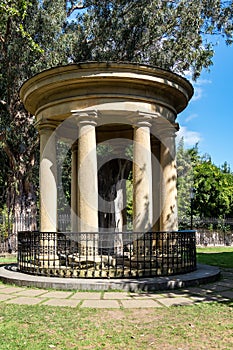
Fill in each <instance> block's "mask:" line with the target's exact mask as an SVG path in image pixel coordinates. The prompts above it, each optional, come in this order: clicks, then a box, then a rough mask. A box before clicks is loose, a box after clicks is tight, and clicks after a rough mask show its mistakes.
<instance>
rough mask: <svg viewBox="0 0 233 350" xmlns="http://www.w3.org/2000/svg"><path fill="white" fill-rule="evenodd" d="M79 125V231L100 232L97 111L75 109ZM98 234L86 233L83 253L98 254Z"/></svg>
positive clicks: (82, 245) (85, 254)
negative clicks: (87, 234)
mask: <svg viewBox="0 0 233 350" xmlns="http://www.w3.org/2000/svg"><path fill="white" fill-rule="evenodd" d="M74 115H75V116H76V119H77V122H78V126H79V138H78V161H77V171H78V174H77V178H78V189H77V212H78V221H79V223H78V231H79V232H98V181H97V154H96V131H95V127H96V125H97V113H96V112H95V111H83V112H82V111H79V112H74ZM97 236H98V235H93V234H92V235H90V236H86V238H87V240H85V242H81V255H84V256H87V255H88V256H92V255H93V254H95V255H97V254H98V251H97V250H98V237H97Z"/></svg>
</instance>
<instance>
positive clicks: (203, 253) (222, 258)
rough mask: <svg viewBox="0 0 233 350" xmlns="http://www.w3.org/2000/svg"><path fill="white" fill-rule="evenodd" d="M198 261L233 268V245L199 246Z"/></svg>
mask: <svg viewBox="0 0 233 350" xmlns="http://www.w3.org/2000/svg"><path fill="white" fill-rule="evenodd" d="M197 261H198V262H199V263H201V264H207V265H214V266H219V267H223V268H233V247H206V248H197Z"/></svg>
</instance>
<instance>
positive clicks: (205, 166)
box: [177, 139, 233, 222]
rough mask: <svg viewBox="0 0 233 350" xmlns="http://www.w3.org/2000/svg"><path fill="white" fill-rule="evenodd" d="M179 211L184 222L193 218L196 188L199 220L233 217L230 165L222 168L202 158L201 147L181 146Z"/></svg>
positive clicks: (178, 170) (208, 158) (182, 144)
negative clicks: (192, 191) (191, 193)
mask: <svg viewBox="0 0 233 350" xmlns="http://www.w3.org/2000/svg"><path fill="white" fill-rule="evenodd" d="M177 173H178V211H179V219H180V221H183V222H186V221H187V217H190V212H191V198H190V192H191V190H192V189H193V190H194V191H195V195H194V198H193V209H194V214H195V216H196V217H198V218H220V217H229V218H232V217H233V173H232V172H231V169H230V167H229V165H228V164H227V162H225V163H224V164H223V165H222V166H220V167H218V166H216V165H215V164H213V163H212V161H211V157H210V156H206V155H205V156H201V155H200V154H199V151H198V146H197V145H196V146H195V147H193V148H190V149H185V148H184V142H183V140H182V139H181V141H180V142H179V144H178V147H177Z"/></svg>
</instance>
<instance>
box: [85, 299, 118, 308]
mask: <svg viewBox="0 0 233 350" xmlns="http://www.w3.org/2000/svg"><path fill="white" fill-rule="evenodd" d="M81 307H90V308H97V309H119V308H120V304H119V303H118V301H117V300H84V302H83V303H82V305H81Z"/></svg>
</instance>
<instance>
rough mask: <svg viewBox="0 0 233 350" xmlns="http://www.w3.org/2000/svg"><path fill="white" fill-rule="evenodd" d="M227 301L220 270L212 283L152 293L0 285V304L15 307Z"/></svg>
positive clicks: (229, 272) (230, 276) (230, 288)
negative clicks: (60, 289)
mask: <svg viewBox="0 0 233 350" xmlns="http://www.w3.org/2000/svg"><path fill="white" fill-rule="evenodd" d="M231 299H233V269H224V270H222V278H221V279H220V280H219V281H217V282H214V283H210V284H203V285H201V286H198V287H189V288H184V289H179V290H172V291H157V292H153V293H145V292H141V293H132V292H114V291H111V292H103V291H100V292H79V291H57V290H53V291H51V290H47V289H36V288H28V287H17V286H12V285H6V284H3V283H1V282H0V302H1V303H5V304H18V305H36V304H37V305H48V306H68V307H80V308H86V307H89V308H111V309H119V308H152V307H169V306H172V305H192V304H195V303H200V302H212V301H219V302H222V301H230V300H231Z"/></svg>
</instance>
